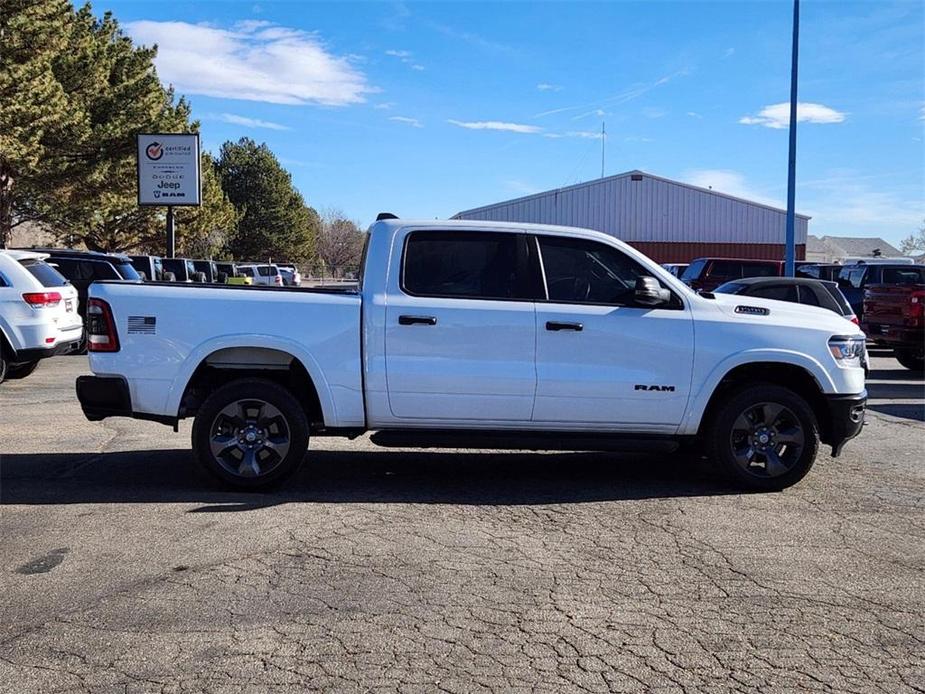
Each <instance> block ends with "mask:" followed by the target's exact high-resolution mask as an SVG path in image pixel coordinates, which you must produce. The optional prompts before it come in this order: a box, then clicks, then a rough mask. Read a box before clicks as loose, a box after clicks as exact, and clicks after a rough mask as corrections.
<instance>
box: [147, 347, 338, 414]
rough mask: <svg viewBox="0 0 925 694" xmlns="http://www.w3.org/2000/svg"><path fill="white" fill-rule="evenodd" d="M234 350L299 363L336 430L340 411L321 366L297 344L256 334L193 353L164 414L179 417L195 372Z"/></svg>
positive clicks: (173, 387) (172, 387) (172, 388)
mask: <svg viewBox="0 0 925 694" xmlns="http://www.w3.org/2000/svg"><path fill="white" fill-rule="evenodd" d="M232 347H244V348H255V349H269V350H275V351H277V352H283V353H285V354H288V355H289V356H291V357H292V358H293V359H295V360H297V361H299V362H300V363H301V364H302V366H303V368H304V369H305V371H306V372H307V373H308V377H309V378H310V379H311V380H312V384H313V385H314V386H315V391H316V392H317V394H318V401H319V404H320V405H321V412H322V415H323V417H324V421H325V423H326V424H328V426H336V422H337V407H336V405H335V402H334V396H333V394H332V393H331V388H330V385H329V384H328V382H327V379H326V378H325V377H324V372H323V371H322V369H321V366H320V365H319V364H318V362H317V361H316V360H315V358H314V357H313V356H312V354H311V353H310V352H309V351H308V350H307V349H305V347H303V346H302V345H300V344H299V343H298V342H296V341H294V340H289V339H286V338H282V337H278V336H273V335H261V334H253V333H249V334H237V335H223V336H222V337H218V338H215V339H212V340H208V341H206V342H203V343H202V344H200V345H198V346H197V347H196V348H195V349H194V350H193V351H192V352H190V354H189V356H188V357H187V358H186V359H185V360H184V362H183V366H182V367H181V368H180V370H179V371H178V372H177V375H176V376H175V377H174V379H173V382H172V383H171V385H170V390H169V391H168V393H167V403H166V406H165V410H164V411H165V412H173V413H176V415H177V416H179V413H180V404H181V401H182V399H183V394H184V393H185V392H186V387H187V385H189V383H190V381H191V380H192V378H193V375H194V374H195V373H196V370H197V369H198V368H199V367H200V366H201V365H202V364H203V363H204V362H205V361H206V359H208V358H209V357H210V356H211V355H212V354H214V353H215V352H218V351H219V350H223V349H228V348H232Z"/></svg>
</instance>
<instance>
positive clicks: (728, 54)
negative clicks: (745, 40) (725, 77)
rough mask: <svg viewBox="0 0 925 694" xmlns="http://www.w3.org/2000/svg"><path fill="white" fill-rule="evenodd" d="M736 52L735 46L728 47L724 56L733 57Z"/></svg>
mask: <svg viewBox="0 0 925 694" xmlns="http://www.w3.org/2000/svg"><path fill="white" fill-rule="evenodd" d="M735 52H736V49H735V48H727V49H726V50H725V51H724V52H723V58H731V57H732V56H733V55H735Z"/></svg>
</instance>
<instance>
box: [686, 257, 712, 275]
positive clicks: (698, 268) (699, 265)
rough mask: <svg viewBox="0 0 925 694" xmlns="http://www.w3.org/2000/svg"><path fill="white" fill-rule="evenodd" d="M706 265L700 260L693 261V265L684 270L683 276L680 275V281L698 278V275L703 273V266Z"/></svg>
mask: <svg viewBox="0 0 925 694" xmlns="http://www.w3.org/2000/svg"><path fill="white" fill-rule="evenodd" d="M706 264H707V261H706V260H704V259H703V258H701V259H700V260H695V261H694V262H693V263H691V264H690V265H688V266H687V269H686V270H684V274H683V275H681V279H682V280H695V279H697V278H698V277H700V273H701V272H703V266H704V265H706Z"/></svg>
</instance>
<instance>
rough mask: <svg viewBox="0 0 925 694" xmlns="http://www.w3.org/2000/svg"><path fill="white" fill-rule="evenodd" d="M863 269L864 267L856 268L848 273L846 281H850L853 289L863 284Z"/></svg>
mask: <svg viewBox="0 0 925 694" xmlns="http://www.w3.org/2000/svg"><path fill="white" fill-rule="evenodd" d="M864 271H865V268H858V269H857V270H852V271H851V272H849V273H848V282H850V283H851V286H852V287H854V288H855V289H860V288H861V286H862V285H863V284H864Z"/></svg>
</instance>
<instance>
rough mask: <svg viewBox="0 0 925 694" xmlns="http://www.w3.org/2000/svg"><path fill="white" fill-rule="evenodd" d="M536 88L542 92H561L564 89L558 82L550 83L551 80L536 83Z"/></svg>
mask: <svg viewBox="0 0 925 694" xmlns="http://www.w3.org/2000/svg"><path fill="white" fill-rule="evenodd" d="M536 88H537V90H538V91H541V92H561V91H562V87H560V86H559V85H558V84H549V82H540V83H539V84H538V85H536Z"/></svg>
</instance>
